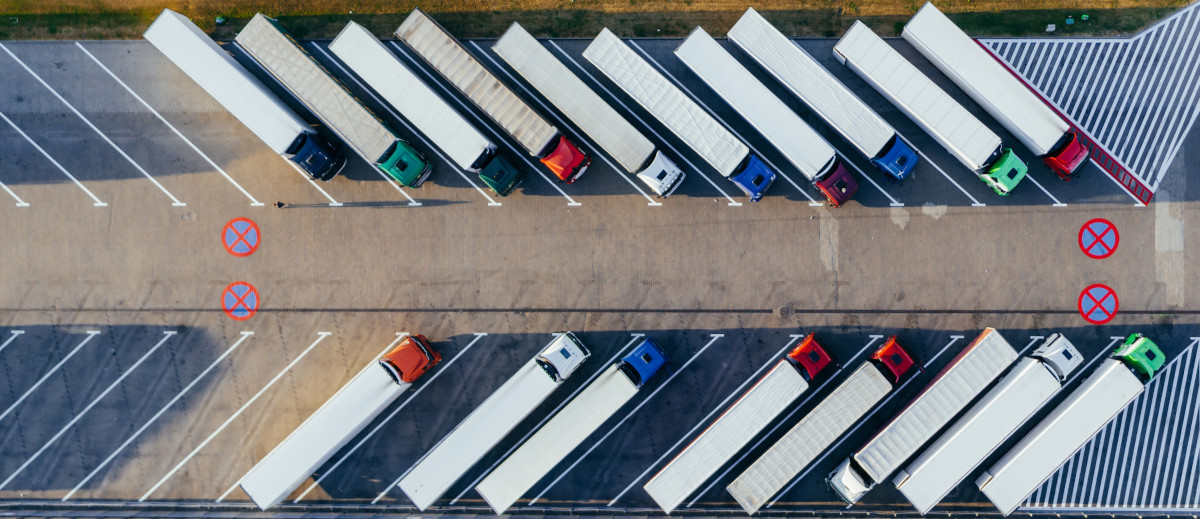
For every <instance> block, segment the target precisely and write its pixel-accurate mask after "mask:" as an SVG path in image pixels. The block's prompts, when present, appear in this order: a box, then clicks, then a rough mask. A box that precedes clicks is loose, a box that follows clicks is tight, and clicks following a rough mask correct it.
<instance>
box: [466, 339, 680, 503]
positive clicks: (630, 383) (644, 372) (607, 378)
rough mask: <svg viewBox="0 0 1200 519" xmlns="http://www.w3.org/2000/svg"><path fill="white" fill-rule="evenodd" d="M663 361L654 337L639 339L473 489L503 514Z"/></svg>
mask: <svg viewBox="0 0 1200 519" xmlns="http://www.w3.org/2000/svg"><path fill="white" fill-rule="evenodd" d="M667 360H668V357H667V354H666V353H664V352H663V350H662V348H660V347H659V346H658V344H656V343H655V342H654V340H652V339H650V338H648V337H645V338H643V339H642V341H641V343H639V344H638V345H637V346H635V347H634V348H633V350H632V351H630V353H629V354H628V355H626V356H625V357H623V358H622V359H621V360H620V361H618V362H617V363H615V364H613V365H612V366H609V368H608V369H607V370H605V371H604V372H603V373H601V374H600V376H598V377H596V379H595V380H593V381H592V383H591V384H589V385H588V386H587V387H586V388H584V389H583V391H581V392H580V393H579V394H578V395H577V396H576V397H575V398H573V399H572V400H571V401H570V403H568V404H567V405H566V407H563V408H562V410H561V411H559V412H558V413H557V414H555V415H554V417H553V418H551V419H550V421H549V422H546V425H544V426H542V428H541V429H538V430H537V432H535V433H534V434H533V436H531V437H530V438H529V440H528V441H526V442H525V443H523V444H522V445H521V446H520V447H518V448H517V450H516V451H515V452H513V453H512V455H511V456H509V457H508V458H507V459H505V460H504V462H503V463H501V464H500V466H498V467H496V470H493V471H492V473H491V474H488V475H487V477H485V478H484V479H483V481H481V482H480V483H479V485H477V486H476V487H475V490H476V491H477V492H479V495H480V496H483V499H484V501H487V504H488V505H490V506H491V507H492V509H493V510H495V511H496V513H497V514H503V513H504V512H505V511H506V510H508V509H509V507H511V506H512V504H513V503H515V502H516V501H517V499H520V498H521V496H522V495H524V494H525V492H528V491H529V489H531V488H533V485H535V484H537V482H538V481H540V480H541V479H542V478H543V477H545V476H546V474H549V473H550V471H551V470H553V469H554V467H555V466H557V465H558V464H559V463H561V462H562V461H563V460H564V459H566V457H567V456H568V455H569V454H571V452H572V451H574V450H575V449H576V448H577V447H579V445H581V444H582V443H583V442H584V440H586V439H587V438H588V436H591V435H592V433H593V432H595V431H596V430H597V429H599V428H600V426H601V425H604V422H606V421H608V419H609V418H611V417H612V416H613V415H615V414H616V413H617V411H620V410H621V408H622V407H624V406H625V404H627V403H628V402H629V401H630V400H632V399H633V397H634V396H635V395H637V392H638V389H641V387H642V386H643V385H644V384H645V383H646V382H647V381H649V380H650V379H651V378H654V375H655V374H656V373H658V372H659V370H660V369H662V367H663V366H664V365H666V363H667Z"/></svg>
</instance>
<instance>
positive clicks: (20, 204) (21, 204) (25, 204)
mask: <svg viewBox="0 0 1200 519" xmlns="http://www.w3.org/2000/svg"><path fill="white" fill-rule="evenodd" d="M0 189H3V190H4V192H6V193H8V195H9V196H11V197H13V198H14V199H16V201H17V207H29V203H28V202H26V201H24V200H21V197H19V196H17V194H16V193H14V192H13V190H11V189H9V188H8V186H6V185H4V182H0Z"/></svg>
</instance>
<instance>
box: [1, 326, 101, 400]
mask: <svg viewBox="0 0 1200 519" xmlns="http://www.w3.org/2000/svg"><path fill="white" fill-rule="evenodd" d="M97 335H100V332H99V331H96V330H88V331H87V337H85V338H84V339H83V342H80V343H79V345H78V346H76V347H75V349H73V350H71V352H70V353H67V356H66V357H63V358H62V360H60V361H58V364H55V365H54V367H52V368H50V371H47V372H46V374H44V375H42V378H39V379H38V381H37V382H34V383H33V386H32V387H30V388H29V389H28V390H26V391H25V393H24V394H22V395H21V397H20V398H18V399H17V401H16V402H13V403H12V405H10V406H8V409H5V410H4V412H3V413H0V420H3V419H4V417H6V416H8V414H9V413H11V412H12V411H13V409H16V408H17V406H18V405H21V402H24V401H25V399H26V398H29V395H31V394H33V392H34V390H36V389H37V388H38V387H40V386H41V385H42V384H43V383H45V382H46V379H48V378H50V375H53V374H54V372H56V371H58V368H61V367H62V365H63V364H66V363H67V361H68V360H71V357H74V356H75V354H76V353H79V350H80V349H81V348H83V347H84V345H86V344H87V343H88V342H91V340H92V339H93V338H95V337H96V336H97ZM14 338H15V337H14ZM10 340H11V339H10ZM6 344H7V343H6Z"/></svg>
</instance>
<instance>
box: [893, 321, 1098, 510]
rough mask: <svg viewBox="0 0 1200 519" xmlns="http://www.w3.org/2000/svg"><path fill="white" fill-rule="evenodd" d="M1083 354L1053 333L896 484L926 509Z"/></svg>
mask: <svg viewBox="0 0 1200 519" xmlns="http://www.w3.org/2000/svg"><path fill="white" fill-rule="evenodd" d="M1082 363H1083V357H1082V356H1081V355H1080V354H1079V351H1078V350H1076V349H1075V346H1074V345H1073V344H1071V341H1068V340H1067V338H1066V337H1063V336H1062V334H1058V333H1056V334H1053V335H1051V336H1050V337H1049V338H1047V339H1046V341H1045V342H1043V343H1042V345H1041V346H1039V347H1038V349H1036V350H1033V353H1031V354H1030V355H1029V356H1028V357H1025V358H1023V359H1021V361H1020V362H1018V363H1017V365H1016V366H1014V367H1013V369H1012V370H1011V371H1009V372H1008V374H1006V375H1004V378H1002V379H1000V382H997V383H996V386H995V387H993V388H992V389H991V391H988V392H987V394H986V395H984V396H983V398H981V399H980V400H979V402H978V403H976V404H975V405H974V406H973V407H971V409H970V410H968V411H967V413H966V414H964V415H963V416H962V418H959V419H958V421H957V422H955V423H954V425H953V426H951V427H950V429H948V430H947V431H946V432H945V433H944V434H942V435H941V437H939V438H938V440H937V441H936V442H934V443H933V445H930V446H929V448H928V449H925V451H924V452H922V453H921V455H920V456H919V457H917V459H916V461H913V462H912V463H911V464H909V465H908V466H907V467H905V468H904V470H901V471H900V472H898V473H897V474H896V477H895V478H894V479H893V480H892V481H893V482H894V483H895V485H896V489H897V490H899V491H900V493H901V494H904V497H906V498H908V501H909V502H910V503H912V504H913V506H914V507H916V509H917V511H918V512H921V514H922V515H924V514H926V513H929V510H931V509H932V508H933V507H934V506H936V505H937V504H938V502H939V501H941V500H942V498H944V497H946V494H949V493H950V491H951V490H954V488H955V487H957V486H958V484H959V483H962V481H963V480H964V479H966V478H967V475H969V474H970V473H971V472H972V471H974V470H975V468H976V467H978V466H979V465H980V464H982V463H983V461H984V459H986V458H987V457H988V456H989V455H991V453H992V452H993V451H995V450H996V449H997V448H998V447H1000V444H1001V443H1004V441H1005V440H1006V439H1008V437H1009V436H1011V435H1012V434H1013V433H1014V432H1016V430H1017V428H1019V427H1021V425H1023V424H1024V423H1025V422H1026V421H1027V420H1029V419H1030V418H1031V417H1032V416H1033V414H1034V413H1036V412H1037V411H1038V410H1039V409H1041V408H1042V406H1043V405H1045V404H1046V402H1048V401H1049V400H1050V398H1051V397H1053V396H1054V395H1055V394H1057V393H1058V390H1059V389H1062V385H1063V383H1064V382H1066V380H1067V377H1069V376H1070V375H1071V373H1073V372H1074V371H1075V370H1076V369H1077V368H1078V367H1079V365H1080V364H1082Z"/></svg>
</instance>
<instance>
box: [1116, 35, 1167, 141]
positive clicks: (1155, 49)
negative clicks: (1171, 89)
mask: <svg viewBox="0 0 1200 519" xmlns="http://www.w3.org/2000/svg"><path fill="white" fill-rule="evenodd" d="M1177 22H1178V20H1172V25H1171V27H1172V28H1174V27H1175V24H1176V23H1177ZM1171 35H1172V33H1171V32H1169V31H1163V32H1160V33H1158V34H1156V35H1155V38H1154V43H1153V44H1152V45H1148V46H1147V47H1146V48H1145V49H1143V50H1142V52H1141V54H1139V56H1140V57H1139V58H1138V59H1136V60H1135V61H1134V63H1135V64H1136V66H1129V67H1126V70H1127V71H1128V72H1129V73H1130V75H1131V76H1132V78H1131V79H1127V80H1125V81H1124V82H1123V86H1124V87H1125V88H1124V92H1123V95H1122V96H1121V97H1119V98H1118V99H1117V100H1116V102H1115V104H1114V105H1113V106H1119V107H1122V108H1123V110H1120V114H1119V115H1118V116H1117V117H1116V118H1115V119H1113V121H1112V127H1113V128H1120V129H1121V130H1122V131H1121V132H1120V133H1119V134H1118V135H1115V136H1113V138H1112V139H1111V140H1109V141H1108V142H1111V143H1113V144H1111V145H1110V146H1109V148H1110V149H1112V150H1113V151H1114V152H1118V151H1119V150H1120V149H1121V144H1122V142H1123V141H1124V139H1125V136H1127V135H1129V133H1130V132H1131V131H1133V130H1135V128H1131V126H1133V125H1132V124H1131V122H1127V119H1128V117H1129V115H1130V114H1131V113H1133V112H1135V111H1136V110H1137V103H1136V101H1135V100H1136V99H1140V98H1141V96H1140V95H1139V94H1142V93H1143V92H1142V91H1143V90H1145V89H1146V87H1145V84H1146V81H1147V80H1149V79H1150V74H1149V73H1148V70H1150V68H1151V67H1154V70H1157V69H1158V67H1157V64H1158V63H1159V61H1160V58H1161V57H1162V49H1163V47H1165V46H1166V45H1167V40H1168V39H1170V37H1171ZM1172 41H1173V39H1172ZM1135 69H1136V70H1135ZM1155 79H1157V78H1155ZM1130 96H1132V97H1130ZM1103 124H1107V123H1103Z"/></svg>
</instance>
